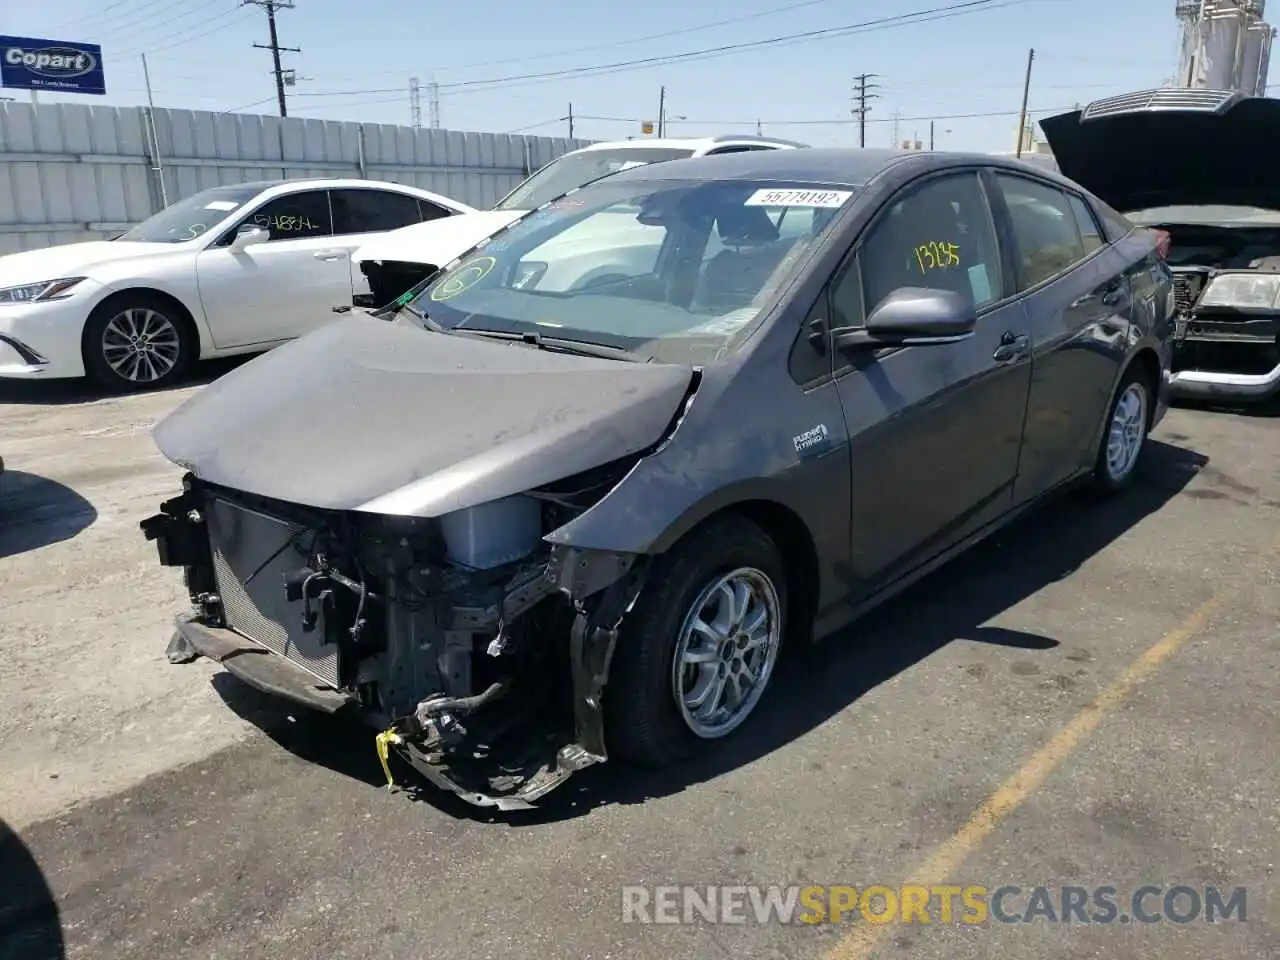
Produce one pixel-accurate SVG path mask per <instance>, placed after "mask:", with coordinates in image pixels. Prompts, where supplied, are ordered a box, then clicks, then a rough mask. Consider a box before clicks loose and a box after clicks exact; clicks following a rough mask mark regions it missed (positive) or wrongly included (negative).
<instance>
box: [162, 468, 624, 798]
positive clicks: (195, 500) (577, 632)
mask: <svg viewBox="0 0 1280 960" xmlns="http://www.w3.org/2000/svg"><path fill="white" fill-rule="evenodd" d="M638 459H639V455H635V456H629V457H627V458H624V459H623V460H619V461H615V462H613V463H611V464H607V465H605V466H602V467H599V468H596V469H594V470H591V471H588V472H587V473H586V474H580V475H578V476H577V477H574V478H573V479H571V480H567V481H562V482H559V483H556V484H552V485H547V486H544V487H542V488H540V489H536V490H531V491H529V492H527V493H523V494H519V495H516V496H510V497H505V498H502V499H500V500H498V501H495V502H491V503H486V504H482V505H480V506H477V507H474V508H471V509H467V510H460V511H457V512H454V513H451V514H448V515H446V516H444V517H439V518H431V519H424V518H413V517H391V516H380V515H376V514H368V513H357V512H352V511H327V510H318V509H315V508H310V507H300V506H298V505H295V504H288V503H284V502H280V501H274V500H269V499H266V498H263V497H258V496H253V495H250V494H246V493H243V492H239V491H232V490H228V489H225V488H222V487H218V486H215V485H210V484H207V483H203V482H201V481H200V480H198V479H196V478H195V477H194V476H193V475H188V476H187V478H186V479H185V480H184V483H183V488H184V492H183V493H182V495H181V496H179V497H177V498H175V499H173V500H169V501H167V502H166V503H164V504H162V506H161V512H160V513H159V514H157V515H155V516H153V517H151V518H149V519H148V520H146V521H144V522H143V524H142V529H143V531H144V533H145V534H146V536H147V538H148V539H150V540H154V541H156V543H157V547H158V549H159V553H160V561H161V563H162V564H164V565H166V566H181V567H183V568H184V572H185V579H186V585H187V588H188V591H189V593H190V597H191V602H192V605H193V612H192V614H191V615H190V616H184V617H182V618H180V619H179V621H178V630H177V633H176V634H175V635H174V638H173V640H172V641H171V643H170V648H169V651H168V655H169V659H170V660H171V661H173V662H176V663H182V662H189V661H191V660H194V659H195V658H196V657H197V656H206V657H209V658H211V659H214V660H216V661H218V662H220V663H221V664H222V666H223V667H225V668H226V669H227V670H228V671H230V672H231V673H233V674H235V675H237V676H239V677H240V678H241V679H242V680H245V681H246V682H248V683H250V684H251V685H253V686H256V687H258V688H259V689H262V690H266V691H267V692H270V693H274V694H279V695H283V696H286V697H288V698H290V699H292V700H293V701H295V702H300V703H304V704H306V705H308V706H310V707H312V708H315V709H319V710H323V711H327V712H338V711H339V710H351V711H354V712H357V713H359V714H361V715H362V716H363V718H364V719H365V720H367V721H368V722H369V723H371V724H374V725H376V726H377V727H378V728H379V729H384V731H385V733H384V734H383V737H386V738H389V739H390V740H391V742H392V743H394V744H395V745H397V747H398V750H397V752H398V753H399V755H400V756H402V757H403V758H404V759H405V760H407V761H408V762H409V763H410V764H411V765H412V766H413V767H414V768H415V769H416V770H417V771H419V772H420V773H421V774H423V775H424V776H425V777H426V778H427V779H428V780H430V781H432V782H433V783H435V784H436V785H437V786H440V787H444V788H445V789H448V790H450V791H452V792H454V793H456V794H458V795H460V796H461V797H463V798H464V799H466V800H468V801H469V802H471V803H475V804H478V805H483V806H496V807H498V808H500V809H519V808H523V807H527V806H529V805H530V803H531V802H532V801H533V800H536V799H537V798H538V797H540V796H542V795H543V794H545V793H546V792H547V791H549V790H550V789H552V788H553V787H555V786H556V785H558V784H559V783H560V782H562V781H563V780H564V779H566V778H567V777H568V776H569V775H570V774H571V773H573V772H574V771H576V770H578V769H581V768H582V767H585V766H588V765H591V764H593V763H597V762H600V761H602V760H604V759H605V756H606V751H605V745H604V732H603V720H602V715H601V692H602V690H603V688H604V685H605V682H606V678H607V676H608V669H609V662H610V657H611V656H612V651H613V647H614V643H615V640H616V637H617V632H618V628H619V625H620V623H621V620H622V618H623V616H624V614H625V612H626V611H627V609H629V607H630V605H631V604H633V603H634V602H635V600H636V597H637V596H638V593H639V589H640V585H641V579H642V577H643V573H644V571H645V569H646V563H645V558H643V557H638V556H636V555H631V554H615V553H605V552H602V551H593V550H579V549H575V548H570V547H564V546H560V545H554V546H553V545H551V544H548V543H547V542H545V541H543V539H542V538H543V535H544V534H545V533H546V532H548V531H550V530H554V529H556V528H557V527H560V526H562V525H563V524H564V523H566V522H568V521H569V520H570V519H572V518H573V517H574V516H576V515H578V514H579V513H581V512H582V511H583V510H585V509H586V508H588V507H590V506H591V505H592V504H594V503H595V502H597V501H598V500H599V499H600V498H601V497H602V496H604V495H605V494H606V493H607V492H608V491H609V490H611V489H612V488H613V487H614V486H615V485H616V484H617V483H618V481H619V480H620V479H621V478H622V477H623V476H624V475H625V474H626V472H627V471H628V470H629V469H630V468H631V467H632V466H633V465H634V463H635V462H636V460H638ZM379 743H380V747H379V749H380V750H381V749H382V746H381V744H382V740H381V739H380V741H379ZM384 767H385V759H384ZM390 780H391V776H390V773H389V771H388V781H389V782H390Z"/></svg>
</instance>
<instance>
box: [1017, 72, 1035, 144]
mask: <svg viewBox="0 0 1280 960" xmlns="http://www.w3.org/2000/svg"><path fill="white" fill-rule="evenodd" d="M1035 60H1036V51H1035V47H1032V48H1031V49H1030V50H1028V51H1027V76H1026V79H1024V80H1023V81H1022V110H1021V111H1020V112H1019V113H1018V149H1017V151H1016V152H1015V153H1014V156H1017V157H1021V156H1022V143H1023V141H1024V140H1026V139H1027V98H1028V97H1029V96H1030V95H1031V64H1033V63H1035Z"/></svg>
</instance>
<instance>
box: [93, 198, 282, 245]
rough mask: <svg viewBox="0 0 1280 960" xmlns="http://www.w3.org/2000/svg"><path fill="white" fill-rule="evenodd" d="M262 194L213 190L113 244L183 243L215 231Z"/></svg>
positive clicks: (155, 217) (161, 214)
mask: <svg viewBox="0 0 1280 960" xmlns="http://www.w3.org/2000/svg"><path fill="white" fill-rule="evenodd" d="M261 192H262V186H261V185H255V186H245V185H239V186H232V187H213V188H212V189H209V190H202V191H201V192H200V193H196V194H193V195H192V196H189V197H187V198H186V199H185V200H179V201H178V202H177V203H171V204H169V206H167V207H165V208H164V209H163V210H161V211H160V212H159V213H157V214H154V215H153V216H150V217H148V218H147V219H146V220H143V221H142V222H141V223H140V224H138V225H137V226H136V227H134V228H133V229H132V230H130V231H129V232H128V233H125V234H122V235H120V236H119V237H116V239H117V240H134V241H137V242H139V243H183V242H184V241H187V240H194V239H196V238H197V237H199V236H201V235H203V234H204V233H205V232H206V231H208V230H210V229H211V228H213V227H216V226H217V225H218V224H219V223H221V222H222V221H223V220H225V219H227V217H229V216H231V215H232V214H233V213H234V212H235V211H236V210H238V209H240V207H242V206H244V205H245V204H246V203H248V202H249V201H250V200H252V199H253V198H254V197H256V196H257V195H258V194H260V193H261Z"/></svg>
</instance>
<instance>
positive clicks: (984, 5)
mask: <svg viewBox="0 0 1280 960" xmlns="http://www.w3.org/2000/svg"><path fill="white" fill-rule="evenodd" d="M1044 2H1052V0H963V2H955V3H950V4H946V5H943V6H937V7H930V8H927V9H924V10H915V11H912V12H910V13H900V14H893V15H891V16H885V17H877V18H875V19H871V20H863V21H860V22H858V23H850V24H845V25H843V26H839V27H827V28H824V29H820V30H806V31H803V32H800V33H791V34H783V35H780V36H774V37H766V38H764V39H761V40H748V41H743V42H740V43H729V44H721V45H719V46H714V47H704V48H701V49H698V50H687V51H685V52H683V53H673V54H668V55H665V56H656V57H642V58H639V59H634V60H619V61H615V62H613V63H601V64H594V65H591V66H584V67H573V68H569V69H565V70H551V71H546V72H542V73H524V74H515V75H511V76H505V77H493V78H490V79H487V80H461V81H454V82H452V83H442V84H440V88H441V91H442V93H441V95H442V96H457V95H459V94H463V93H475V92H486V91H489V90H497V89H501V88H503V87H506V86H510V85H513V84H524V83H529V82H538V81H545V80H562V79H572V78H586V77H596V76H605V75H608V74H612V73H623V72H625V71H628V70H639V69H644V68H646V67H658V66H667V65H669V64H675V63H686V62H691V61H695V60H710V59H714V58H716V57H722V56H728V55H730V54H734V53H740V52H743V51H747V50H759V49H763V48H769V47H777V46H785V45H789V44H793V43H811V42H813V41H816V40H829V39H834V38H836V37H843V36H848V35H850V34H855V33H870V32H873V31H876V30H888V29H895V28H899V27H906V26H912V25H914V24H917V23H930V22H932V21H935V20H945V19H950V18H951V17H958V16H966V15H968V14H972V13H981V12H985V11H988V10H999V9H1002V8H1004V7H1013V6H1020V5H1022V4H1025V3H1044ZM398 91H399V88H375V89H366V90H331V91H315V92H308V93H306V94H298V96H311V97H347V96H364V95H370V94H372V95H377V94H383V93H395V92H398Z"/></svg>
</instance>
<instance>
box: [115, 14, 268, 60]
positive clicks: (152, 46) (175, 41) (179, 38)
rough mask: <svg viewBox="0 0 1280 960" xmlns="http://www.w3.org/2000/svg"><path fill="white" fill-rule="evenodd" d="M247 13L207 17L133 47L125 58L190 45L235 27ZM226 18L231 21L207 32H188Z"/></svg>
mask: <svg viewBox="0 0 1280 960" xmlns="http://www.w3.org/2000/svg"><path fill="white" fill-rule="evenodd" d="M247 12H248V11H246V10H239V9H233V10H225V11H223V12H222V13H219V14H215V15H214V16H212V17H209V18H208V19H206V20H201V21H199V22H198V23H193V24H189V25H188V26H187V27H185V28H183V29H182V30H178V31H175V32H174V33H171V34H168V35H167V36H163V37H159V38H156V39H154V40H149V41H147V42H146V43H145V44H144V45H143V46H142V47H135V48H133V49H132V50H129V51H127V53H126V54H125V56H133V55H134V54H137V53H143V52H146V53H150V52H151V51H152V50H157V51H159V50H172V49H173V48H174V47H179V46H182V45H183V44H184V43H191V42H192V41H194V40H201V39H203V38H205V37H208V36H212V35H213V34H215V33H219V32H221V31H223V30H225V29H227V28H228V27H231V26H235V24H237V23H239V22H240V21H241V20H243V19H244V16H245V14H246V13H247ZM227 17H231V18H232V19H231V20H229V21H227V22H226V23H223V24H220V25H219V26H216V27H210V29H208V30H203V31H200V32H198V33H191V32H190V31H192V30H195V29H196V28H198V27H202V26H205V25H206V24H212V23H216V22H217V21H219V20H226V19H227ZM162 59H170V58H162Z"/></svg>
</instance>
